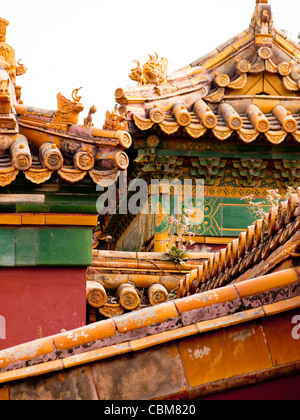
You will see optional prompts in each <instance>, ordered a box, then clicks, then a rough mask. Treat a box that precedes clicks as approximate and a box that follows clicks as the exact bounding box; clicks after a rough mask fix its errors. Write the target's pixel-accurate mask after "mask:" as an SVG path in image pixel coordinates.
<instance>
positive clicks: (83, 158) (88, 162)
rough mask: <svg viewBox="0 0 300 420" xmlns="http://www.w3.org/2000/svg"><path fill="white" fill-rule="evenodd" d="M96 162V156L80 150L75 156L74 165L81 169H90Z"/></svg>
mask: <svg viewBox="0 0 300 420" xmlns="http://www.w3.org/2000/svg"><path fill="white" fill-rule="evenodd" d="M94 164H95V160H94V157H93V155H92V154H91V153H89V152H86V151H83V150H79V151H78V152H77V153H76V154H75V156H74V166H75V168H76V169H80V170H81V171H90V170H91V169H92V168H93V167H94Z"/></svg>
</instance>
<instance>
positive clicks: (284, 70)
mask: <svg viewBox="0 0 300 420" xmlns="http://www.w3.org/2000/svg"><path fill="white" fill-rule="evenodd" d="M291 71H292V69H291V66H290V64H289V63H286V62H283V63H280V64H278V72H279V73H280V74H281V76H289V75H290V74H291Z"/></svg>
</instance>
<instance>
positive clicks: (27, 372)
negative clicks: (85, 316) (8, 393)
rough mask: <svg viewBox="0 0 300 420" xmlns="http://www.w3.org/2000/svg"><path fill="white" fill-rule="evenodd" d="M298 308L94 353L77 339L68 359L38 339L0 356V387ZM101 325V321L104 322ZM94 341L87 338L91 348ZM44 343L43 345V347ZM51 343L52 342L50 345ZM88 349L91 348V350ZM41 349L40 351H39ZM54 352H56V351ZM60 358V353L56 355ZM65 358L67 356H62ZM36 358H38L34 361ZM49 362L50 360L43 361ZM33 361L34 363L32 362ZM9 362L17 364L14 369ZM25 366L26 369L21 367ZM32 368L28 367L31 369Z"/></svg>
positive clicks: (274, 309) (268, 309) (296, 303)
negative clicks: (8, 368)
mask: <svg viewBox="0 0 300 420" xmlns="http://www.w3.org/2000/svg"><path fill="white" fill-rule="evenodd" d="M298 307H300V298H299V296H296V297H294V298H291V299H288V300H283V301H280V302H276V303H274V304H271V305H263V306H261V307H257V308H255V309H251V310H246V311H241V312H237V313H235V314H232V315H227V316H224V317H218V318H215V319H212V320H209V321H201V322H198V323H197V324H194V325H190V326H187V327H180V328H177V329H173V330H169V331H163V332H158V333H153V334H152V335H148V336H147V335H144V336H143V337H141V338H137V339H130V337H128V338H129V341H125V342H122V343H118V344H110V345H109V344H108V345H106V346H105V345H104V346H103V347H101V348H97V349H95V350H92V349H85V351H84V348H83V347H80V343H84V344H86V340H83V341H82V340H81V339H79V340H78V341H77V342H76V343H74V344H76V345H77V346H78V347H77V351H76V353H75V354H74V355H71V356H58V353H56V352H51V351H52V350H53V348H52V346H50V347H49V348H48V352H49V353H47V348H46V347H47V345H48V343H49V342H50V341H52V340H53V337H50V338H47V339H41V340H38V341H36V342H32V343H29V344H26V345H21V346H17V347H15V348H12V349H8V350H4V351H1V352H0V362H2V365H3V366H2V369H0V384H5V383H9V382H11V381H16V380H20V379H24V378H29V377H32V376H38V375H43V374H46V373H49V372H55V371H59V370H63V369H68V368H71V367H76V366H80V365H84V364H88V363H93V362H96V361H100V360H103V359H107V358H111V357H114V356H118V355H122V354H126V353H132V352H136V351H140V350H144V349H147V348H151V347H154V346H158V345H161V344H165V343H167V342H170V341H174V340H178V339H184V338H188V337H192V336H195V335H198V334H205V333H207V332H210V331H213V330H217V329H220V328H226V327H229V326H234V325H239V324H243V323H246V322H249V321H253V320H256V319H259V318H265V317H266V316H268V317H270V316H272V315H274V314H278V313H284V312H286V311H289V310H291V309H295V308H298ZM104 322H105V321H104ZM101 323H103V321H102V322H100V323H99V324H101ZM87 328H88V327H83V331H84V330H85V332H86V336H87V337H88V336H89V334H88V330H87ZM69 334H70V336H72V335H73V336H74V332H72V331H71V332H69ZM96 338H97V337H96V336H95V335H93V336H91V337H90V339H91V345H92V344H93V342H94V340H95V339H96ZM101 338H103V337H102V335H100V336H99V339H100V342H101ZM44 342H47V343H46V344H45V345H44ZM52 342H53V341H52ZM91 347H92V346H91ZM41 349H42V350H41ZM57 350H58V349H57ZM59 354H61V352H59ZM66 354H68V353H66ZM37 356H39V358H36V359H35V357H37ZM43 356H44V357H45V360H47V359H51V357H52V358H53V360H50V361H49V360H48V361H43ZM34 359H35V360H34ZM8 362H11V363H12V365H11V366H13V368H12V369H11V370H5V369H4V367H7V366H8ZM13 362H17V363H16V364H15V365H14V363H13ZM22 362H23V364H24V363H26V365H28V366H27V367H22ZM31 364H32V365H31Z"/></svg>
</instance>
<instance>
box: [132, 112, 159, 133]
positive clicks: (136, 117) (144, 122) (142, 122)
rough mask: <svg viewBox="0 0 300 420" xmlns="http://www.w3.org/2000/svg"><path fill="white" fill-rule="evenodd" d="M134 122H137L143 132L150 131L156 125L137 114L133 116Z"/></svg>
mask: <svg viewBox="0 0 300 420" xmlns="http://www.w3.org/2000/svg"><path fill="white" fill-rule="evenodd" d="M133 120H134V122H135V125H136V126H137V127H138V128H139V129H140V130H142V131H146V130H150V128H152V127H153V124H154V122H153V121H151V120H149V119H146V118H143V117H140V116H139V115H136V114H133Z"/></svg>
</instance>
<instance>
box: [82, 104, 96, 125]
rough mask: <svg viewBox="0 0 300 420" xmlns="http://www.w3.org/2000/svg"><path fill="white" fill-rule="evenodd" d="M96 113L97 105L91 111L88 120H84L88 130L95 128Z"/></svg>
mask: <svg viewBox="0 0 300 420" xmlns="http://www.w3.org/2000/svg"><path fill="white" fill-rule="evenodd" d="M96 112H97V108H96V105H93V106H92V107H91V108H90V110H89V113H88V116H87V117H86V118H84V120H83V123H84V126H85V127H87V128H93V127H94V124H93V117H92V116H93V114H96Z"/></svg>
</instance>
